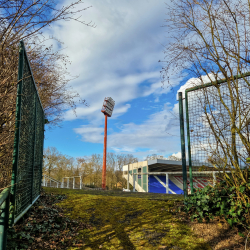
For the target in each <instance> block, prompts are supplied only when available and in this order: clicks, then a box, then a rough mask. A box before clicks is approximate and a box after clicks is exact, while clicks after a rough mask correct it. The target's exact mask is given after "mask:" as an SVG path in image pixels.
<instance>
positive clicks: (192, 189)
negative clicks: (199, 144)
mask: <svg viewBox="0 0 250 250" xmlns="http://www.w3.org/2000/svg"><path fill="white" fill-rule="evenodd" d="M187 93H188V91H187V90H186V91H185V104H186V122H187V143H188V166H189V179H190V187H191V194H193V193H194V185H193V172H192V157H191V146H190V131H189V115H188V94H187Z"/></svg>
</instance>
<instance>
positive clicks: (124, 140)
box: [75, 104, 180, 155]
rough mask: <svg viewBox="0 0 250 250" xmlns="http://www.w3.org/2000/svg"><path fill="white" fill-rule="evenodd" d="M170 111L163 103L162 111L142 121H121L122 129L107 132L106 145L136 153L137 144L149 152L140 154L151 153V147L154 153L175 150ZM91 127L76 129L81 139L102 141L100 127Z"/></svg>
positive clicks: (176, 147)
mask: <svg viewBox="0 0 250 250" xmlns="http://www.w3.org/2000/svg"><path fill="white" fill-rule="evenodd" d="M169 111H172V109H171V108H170V107H169V105H167V104H166V105H165V106H164V109H163V110H162V111H160V112H157V113H155V114H152V115H150V116H149V119H148V120H146V121H145V122H144V123H142V124H139V125H137V124H134V123H128V124H124V125H123V126H122V128H121V131H119V132H113V133H111V134H109V135H108V143H107V144H108V148H110V149H113V150H114V151H116V152H133V153H135V155H136V154H137V149H138V148H140V149H149V150H150V152H149V151H146V152H143V153H142V154H143V155H147V154H152V149H153V151H154V152H153V153H158V154H159V153H164V154H169V153H174V152H176V151H178V150H179V147H180V146H179V143H180V139H179V137H178V136H179V127H178V126H173V124H172V119H173V117H172V115H171V114H170V112H169ZM90 131H92V132H93V131H94V133H90ZM90 131H89V130H86V126H82V127H81V128H77V129H75V132H76V133H77V134H80V135H81V136H82V139H83V140H84V141H87V142H93V143H103V135H102V133H103V128H99V127H96V128H93V130H90ZM172 135H175V136H174V137H173V136H172ZM176 136H177V137H176Z"/></svg>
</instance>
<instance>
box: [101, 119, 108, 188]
mask: <svg viewBox="0 0 250 250" xmlns="http://www.w3.org/2000/svg"><path fill="white" fill-rule="evenodd" d="M107 124H108V116H107V115H106V114H105V126H104V148H103V165H102V189H103V190H105V189H106V154H107Z"/></svg>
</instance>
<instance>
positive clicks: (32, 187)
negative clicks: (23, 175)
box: [30, 94, 37, 204]
mask: <svg viewBox="0 0 250 250" xmlns="http://www.w3.org/2000/svg"><path fill="white" fill-rule="evenodd" d="M36 98H37V97H36V94H35V95H34V102H35V119H34V141H33V143H34V146H33V162H32V177H31V180H32V181H31V192H30V194H31V199H30V201H31V202H30V203H31V204H32V202H33V193H34V190H33V189H34V165H35V160H36V159H35V158H36V113H37V104H36V103H37V101H36Z"/></svg>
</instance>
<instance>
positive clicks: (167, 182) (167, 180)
mask: <svg viewBox="0 0 250 250" xmlns="http://www.w3.org/2000/svg"><path fill="white" fill-rule="evenodd" d="M166 193H167V194H168V193H169V179H168V174H166Z"/></svg>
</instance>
